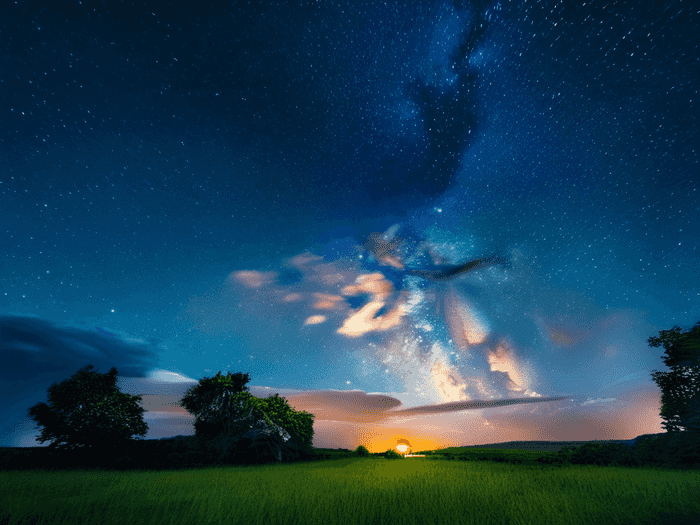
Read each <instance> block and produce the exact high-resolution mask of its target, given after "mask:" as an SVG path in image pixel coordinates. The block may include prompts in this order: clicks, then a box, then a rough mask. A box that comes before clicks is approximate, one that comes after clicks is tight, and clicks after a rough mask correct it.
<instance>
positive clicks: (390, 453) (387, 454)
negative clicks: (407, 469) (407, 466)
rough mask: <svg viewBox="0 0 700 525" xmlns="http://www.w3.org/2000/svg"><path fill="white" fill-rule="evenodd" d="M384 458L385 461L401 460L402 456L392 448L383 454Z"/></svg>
mask: <svg viewBox="0 0 700 525" xmlns="http://www.w3.org/2000/svg"><path fill="white" fill-rule="evenodd" d="M384 457H385V458H386V459H403V456H402V455H401V454H399V453H398V452H396V451H395V450H394V449H393V448H390V449H389V450H387V451H386V452H384Z"/></svg>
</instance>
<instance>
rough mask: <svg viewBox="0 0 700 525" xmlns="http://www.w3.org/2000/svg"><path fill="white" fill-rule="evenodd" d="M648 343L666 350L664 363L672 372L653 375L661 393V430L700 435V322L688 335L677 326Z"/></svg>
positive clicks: (664, 331) (660, 333)
mask: <svg viewBox="0 0 700 525" xmlns="http://www.w3.org/2000/svg"><path fill="white" fill-rule="evenodd" d="M648 342H649V345H650V346H652V347H658V346H663V347H664V353H665V356H663V357H662V359H663V361H664V364H665V365H666V366H667V367H669V368H670V369H671V371H670V372H658V371H654V373H653V374H652V378H653V379H654V381H655V382H656V384H657V385H658V386H659V388H660V389H661V418H662V419H663V420H664V422H663V423H662V426H663V427H664V429H665V430H666V431H667V432H679V431H683V430H686V431H692V432H693V433H695V434H698V433H700V322H698V323H696V324H695V326H694V327H693V328H692V329H690V330H688V331H686V332H681V329H680V327H678V326H674V327H673V328H671V329H670V330H662V331H661V332H659V336H658V337H650V338H649V340H648Z"/></svg>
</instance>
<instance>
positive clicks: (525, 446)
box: [441, 432, 665, 453]
mask: <svg viewBox="0 0 700 525" xmlns="http://www.w3.org/2000/svg"><path fill="white" fill-rule="evenodd" d="M664 434H665V432H661V433H659V434H644V435H643V436H637V437H636V438H634V439H607V440H594V441H506V442H505V443H491V444H488V445H468V446H463V447H448V448H444V449H441V450H442V451H446V452H452V453H455V452H457V451H459V450H462V449H470V448H492V449H500V450H533V451H540V452H559V451H560V450H561V449H562V448H564V447H578V446H581V445H583V444H584V443H622V444H624V445H629V446H635V444H636V443H637V442H638V441H639V440H640V439H641V438H648V437H656V436H662V435H664Z"/></svg>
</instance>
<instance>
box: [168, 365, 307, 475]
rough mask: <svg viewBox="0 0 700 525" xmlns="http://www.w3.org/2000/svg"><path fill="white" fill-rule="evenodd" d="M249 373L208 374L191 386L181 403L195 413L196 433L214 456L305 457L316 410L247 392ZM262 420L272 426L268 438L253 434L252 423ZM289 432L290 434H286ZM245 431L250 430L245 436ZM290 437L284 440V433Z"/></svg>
mask: <svg viewBox="0 0 700 525" xmlns="http://www.w3.org/2000/svg"><path fill="white" fill-rule="evenodd" d="M249 381H250V376H249V374H242V373H240V372H238V373H236V374H231V372H228V374H227V375H225V376H224V375H222V374H221V372H218V373H217V374H216V375H215V376H214V377H211V378H208V377H204V378H203V379H200V380H199V383H198V384H197V385H195V386H193V387H192V388H190V389H189V390H188V391H187V392H186V393H185V395H184V397H183V398H182V400H181V401H180V406H182V407H184V408H185V409H186V410H187V411H188V412H190V413H191V414H194V416H195V422H194V428H195V436H197V438H198V440H199V442H200V444H201V445H202V446H203V448H208V449H209V450H210V451H211V454H212V457H215V459H216V461H221V460H222V459H224V458H226V457H227V455H228V457H229V458H233V456H232V449H235V452H236V453H237V454H238V459H245V460H249V459H250V460H253V462H255V461H256V459H259V460H264V459H266V458H268V459H269V455H270V454H272V456H273V457H274V456H275V453H276V455H277V457H278V458H279V457H281V455H282V452H284V454H285V458H286V459H290V457H291V458H292V459H303V458H307V457H309V456H310V455H311V454H312V445H311V443H312V440H313V417H314V416H313V415H312V414H309V413H307V412H306V411H300V412H299V411H296V410H294V409H293V408H291V407H290V406H289V405H288V404H287V401H286V399H284V398H283V397H279V395H278V394H275V395H274V396H271V397H268V398H266V399H260V398H257V397H255V396H253V395H251V394H250V393H249V392H248V387H247V386H246V384H247V383H248V382H249ZM260 424H264V425H266V427H267V428H268V429H273V430H272V431H270V432H269V433H268V434H267V435H266V437H265V438H264V439H260V438H259V435H258V437H257V438H256V439H253V438H252V437H250V432H251V429H257V428H260V427H259V425H260ZM285 433H286V435H285ZM246 434H248V436H247V437H246ZM287 436H288V437H289V439H288V440H286V441H285V440H284V437H287Z"/></svg>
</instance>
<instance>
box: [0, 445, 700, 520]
mask: <svg viewBox="0 0 700 525" xmlns="http://www.w3.org/2000/svg"><path fill="white" fill-rule="evenodd" d="M698 494H700V472H698V471H696V470H695V471H678V470H667V469H644V468H622V467H596V466H570V467H565V468H552V467H546V466H538V467H533V466H523V465H508V464H495V463H491V462H461V461H445V460H435V459H429V458H412V459H404V460H387V459H383V458H382V459H376V458H345V459H338V460H333V461H316V462H304V463H297V464H294V463H282V464H274V465H263V466H248V467H240V466H239V467H235V466H231V467H221V468H204V469H198V470H188V471H184V470H183V471H161V472H158V471H132V472H118V471H99V470H93V471H80V470H73V471H55V472H52V471H42V470H30V471H6V472H0V509H1V510H0V524H2V525H14V524H25V523H26V524H29V523H31V524H36V525H39V524H42V523H45V524H52V525H54V524H66V525H69V524H70V525H73V524H79V523H83V524H90V525H97V524H112V523H114V524H118V525H131V524H149V525H157V524H163V525H171V524H172V525H174V524H183V525H184V524H186V525H191V524H198V525H204V524H210V523H211V524H214V523H216V524H218V523H222V524H223V523H228V524H238V523H240V524H246V525H253V524H261V525H262V524H265V525H276V524H300V525H314V524H318V525H332V524H342V525H352V524H358V525H370V524H377V525H379V524H381V525H391V524H397V525H398V524H401V525H411V524H455V525H457V524H458V525H469V524H475V525H476V524H478V525H486V524H489V523H492V524H523V525H525V524H533V525H534V524H552V525H560V524H572V525H573V524H581V525H584V524H585V525H591V524H601V525H614V524H618V525H626V524H629V525H632V524H635V525H639V524H649V525H651V524H663V523H673V524H674V525H700V498H698Z"/></svg>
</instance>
